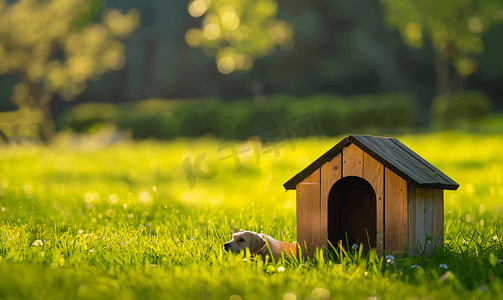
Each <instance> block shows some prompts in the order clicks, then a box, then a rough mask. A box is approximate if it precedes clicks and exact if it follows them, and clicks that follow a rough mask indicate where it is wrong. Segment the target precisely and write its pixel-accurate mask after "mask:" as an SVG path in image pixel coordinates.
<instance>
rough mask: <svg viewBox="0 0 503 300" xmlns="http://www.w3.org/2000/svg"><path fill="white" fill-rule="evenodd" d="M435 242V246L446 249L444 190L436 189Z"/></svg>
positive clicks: (434, 197)
mask: <svg viewBox="0 0 503 300" xmlns="http://www.w3.org/2000/svg"><path fill="white" fill-rule="evenodd" d="M432 198H433V240H434V241H435V246H438V247H440V249H443V248H444V190H442V189H435V191H434V193H433V196H432Z"/></svg>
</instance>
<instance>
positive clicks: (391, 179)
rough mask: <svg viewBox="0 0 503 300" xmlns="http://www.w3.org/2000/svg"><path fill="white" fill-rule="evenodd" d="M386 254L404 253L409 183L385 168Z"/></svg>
mask: <svg viewBox="0 0 503 300" xmlns="http://www.w3.org/2000/svg"><path fill="white" fill-rule="evenodd" d="M384 192H385V195H384V201H385V204H384V209H385V212H384V218H385V220H384V226H385V228H384V230H385V242H384V243H385V245H384V250H385V251H386V253H392V252H403V251H404V250H405V242H406V240H407V182H406V181H405V180H403V179H402V178H401V177H400V176H398V175H397V174H395V173H394V172H393V171H391V170H389V169H388V168H384Z"/></svg>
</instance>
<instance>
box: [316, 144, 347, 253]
mask: <svg viewBox="0 0 503 300" xmlns="http://www.w3.org/2000/svg"><path fill="white" fill-rule="evenodd" d="M341 177H342V154H339V155H337V156H336V157H334V158H333V159H332V160H331V161H327V162H325V163H324V164H323V165H321V203H320V228H321V231H320V243H321V245H320V246H321V247H327V246H328V245H327V239H328V224H327V218H328V197H329V194H330V190H331V189H332V186H333V185H334V183H336V182H337V180H339V179H341ZM332 230H337V229H336V228H332ZM332 242H334V243H335V241H332ZM334 246H335V245H334Z"/></svg>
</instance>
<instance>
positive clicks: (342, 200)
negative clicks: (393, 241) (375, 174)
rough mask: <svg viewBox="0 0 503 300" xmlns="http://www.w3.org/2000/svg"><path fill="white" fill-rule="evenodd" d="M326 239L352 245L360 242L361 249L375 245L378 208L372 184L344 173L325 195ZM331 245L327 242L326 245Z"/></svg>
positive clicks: (334, 242) (348, 246)
mask: <svg viewBox="0 0 503 300" xmlns="http://www.w3.org/2000/svg"><path fill="white" fill-rule="evenodd" d="M327 221H328V224H327V225H328V232H327V233H328V240H329V241H330V243H332V245H334V247H336V249H337V244H338V243H339V241H342V245H343V246H344V247H346V248H349V249H351V247H352V246H353V244H357V245H358V246H359V245H360V244H363V247H364V250H366V251H368V250H369V249H370V248H375V247H376V236H377V228H376V227H377V208H376V194H375V191H374V188H372V185H370V183H369V182H368V181H366V180H365V179H363V178H360V177H354V176H349V177H344V178H341V179H339V180H338V181H337V182H336V183H334V185H333V186H332V188H331V190H330V193H329V195H328V220H327ZM329 247H330V246H329Z"/></svg>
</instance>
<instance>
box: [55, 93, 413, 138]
mask: <svg viewBox="0 0 503 300" xmlns="http://www.w3.org/2000/svg"><path fill="white" fill-rule="evenodd" d="M308 114H312V116H314V118H315V120H316V123H317V124H319V127H320V128H321V130H320V131H319V134H321V133H323V134H326V135H331V136H333V135H338V134H343V133H346V132H349V131H353V132H354V131H355V130H375V131H379V130H381V131H388V132H389V131H397V130H401V129H407V128H411V127H412V126H414V125H415V121H416V106H415V103H414V100H413V99H412V97H411V96H410V95H407V94H401V93H396V94H384V95H362V96H356V97H342V96H334V95H314V96H309V97H303V98H300V97H293V96H289V95H273V96H271V97H269V98H267V99H262V100H240V101H233V102H223V101H221V100H219V99H205V100H186V101H163V100H147V101H143V102H140V103H138V104H136V103H135V104H127V105H116V106H112V105H110V104H96V103H94V104H93V103H89V104H82V105H78V106H76V107H75V108H72V109H69V110H67V111H65V112H63V113H62V116H61V118H60V125H61V128H63V129H73V130H76V131H78V132H86V131H87V130H88V129H89V128H90V127H92V125H93V124H95V123H108V122H110V123H114V124H116V125H117V126H118V127H119V128H122V129H129V130H131V131H132V132H133V135H134V137H135V138H147V137H149V136H155V137H157V138H159V139H173V138H175V137H179V136H185V137H197V136H202V135H204V134H212V135H215V136H217V137H221V138H225V139H246V138H249V137H251V136H253V135H257V134H259V133H261V132H263V131H265V129H266V128H269V127H273V126H277V125H278V124H280V123H282V122H288V121H291V120H294V119H295V118H299V117H302V116H306V115H308Z"/></svg>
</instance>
